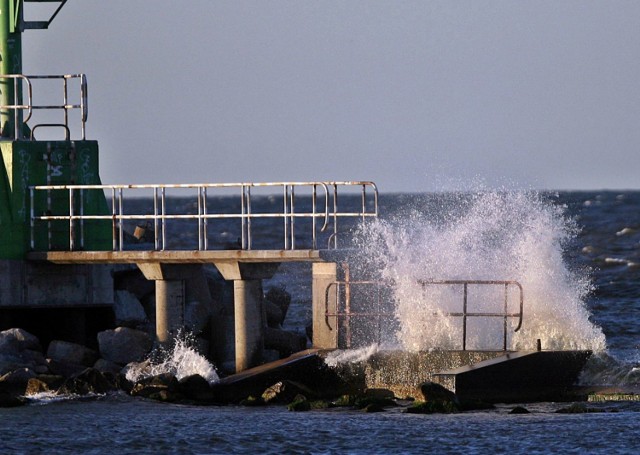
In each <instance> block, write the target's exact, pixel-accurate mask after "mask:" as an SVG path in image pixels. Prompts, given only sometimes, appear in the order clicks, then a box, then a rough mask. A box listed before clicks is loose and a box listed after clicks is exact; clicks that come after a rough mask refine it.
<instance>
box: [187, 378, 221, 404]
mask: <svg viewBox="0 0 640 455" xmlns="http://www.w3.org/2000/svg"><path fill="white" fill-rule="evenodd" d="M178 391H179V392H180V393H182V394H183V395H184V396H185V397H187V398H189V399H192V400H196V401H206V402H210V401H214V398H215V396H214V393H213V390H212V389H211V386H210V385H209V383H208V382H207V380H206V379H205V378H203V377H202V376H200V375H199V374H194V375H191V376H187V377H185V378H182V379H180V381H178Z"/></svg>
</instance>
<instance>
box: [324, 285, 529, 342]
mask: <svg viewBox="0 0 640 455" xmlns="http://www.w3.org/2000/svg"><path fill="white" fill-rule="evenodd" d="M418 284H420V285H421V286H423V287H425V286H428V285H462V286H463V305H462V311H461V312H435V313H432V316H436V317H438V316H444V317H461V318H462V320H463V323H462V350H463V351H466V350H467V318H469V317H499V318H503V319H504V324H503V343H502V350H503V351H506V350H507V331H508V324H507V321H508V319H509V318H518V325H517V326H516V328H515V329H514V330H513V331H514V332H518V331H519V330H520V329H521V328H522V317H523V312H524V291H523V288H522V285H521V284H520V283H519V282H518V281H514V280H418ZM353 285H375V286H377V289H378V297H377V300H378V304H377V307H378V311H377V312H373V311H366V312H353V311H351V310H350V307H351V302H350V292H348V290H349V288H350V286H353ZM469 285H502V286H504V311H503V312H496V313H490V312H469V311H468V308H467V297H468V286H469ZM340 286H344V287H345V299H344V300H345V301H344V305H343V306H344V308H345V309H344V311H340V310H339V308H340V306H339V303H338V302H339V288H340ZM382 286H383V283H382V282H381V281H371V280H360V281H349V280H342V281H334V282H332V283H330V284H329V285H328V286H327V288H326V289H325V324H326V325H327V327H328V328H329V329H330V330H332V331H333V329H334V328H333V327H331V325H330V324H329V318H331V317H336V318H344V320H345V321H346V324H345V330H346V332H347V335H346V341H347V344H349V345H350V343H351V339H350V338H351V337H350V327H349V320H350V318H352V317H369V318H376V319H377V320H378V327H380V320H381V318H383V317H387V318H393V317H395V314H394V313H391V312H388V311H387V312H383V311H380V306H381V305H380V301H379V300H380V296H379V293H380V288H381V287H382ZM509 286H516V287H517V288H518V290H519V311H518V312H515V313H513V312H509V311H508V303H509V295H508V290H509ZM332 288H335V293H336V294H335V295H336V305H337V306H336V310H335V311H333V312H330V311H329V296H330V293H331V290H332ZM339 327H340V325H339V324H337V325H336V329H339ZM337 332H338V330H336V340H337V339H338V333H337Z"/></svg>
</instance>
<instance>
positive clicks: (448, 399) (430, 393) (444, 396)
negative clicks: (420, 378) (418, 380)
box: [420, 382, 460, 408]
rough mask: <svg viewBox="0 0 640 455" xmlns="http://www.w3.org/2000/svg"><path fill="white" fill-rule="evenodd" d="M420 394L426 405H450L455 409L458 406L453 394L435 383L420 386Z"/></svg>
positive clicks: (456, 398)
mask: <svg viewBox="0 0 640 455" xmlns="http://www.w3.org/2000/svg"><path fill="white" fill-rule="evenodd" d="M420 392H421V393H422V396H423V397H424V401H425V402H427V403H443V404H446V403H452V404H453V405H455V407H456V408H458V407H459V406H460V403H459V401H458V397H457V396H456V394H455V393H453V392H452V391H450V390H448V389H446V388H445V387H443V386H441V385H440V384H437V383H435V382H425V383H423V384H422V385H421V386H420Z"/></svg>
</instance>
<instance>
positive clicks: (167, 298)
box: [156, 280, 185, 346]
mask: <svg viewBox="0 0 640 455" xmlns="http://www.w3.org/2000/svg"><path fill="white" fill-rule="evenodd" d="M184 297H185V292H184V280H156V340H157V341H158V343H160V344H161V345H164V346H166V345H169V344H170V343H171V341H172V340H173V339H174V338H175V336H176V335H177V333H178V331H179V330H180V329H181V328H182V327H183V326H184V304H185V298H184Z"/></svg>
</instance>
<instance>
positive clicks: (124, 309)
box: [113, 290, 147, 328]
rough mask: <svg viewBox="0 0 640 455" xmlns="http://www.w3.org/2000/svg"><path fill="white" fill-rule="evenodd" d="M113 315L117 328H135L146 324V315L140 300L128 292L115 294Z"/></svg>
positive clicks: (121, 291)
mask: <svg viewBox="0 0 640 455" xmlns="http://www.w3.org/2000/svg"><path fill="white" fill-rule="evenodd" d="M113 313H114V315H115V322H116V325H118V326H124V327H131V328H135V327H137V326H139V325H141V324H144V323H145V322H147V314H146V313H145V311H144V308H143V307H142V304H141V303H140V300H138V298H137V297H136V296H135V295H134V294H132V293H131V292H129V291H125V290H120V291H116V292H115V301H114V304H113Z"/></svg>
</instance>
